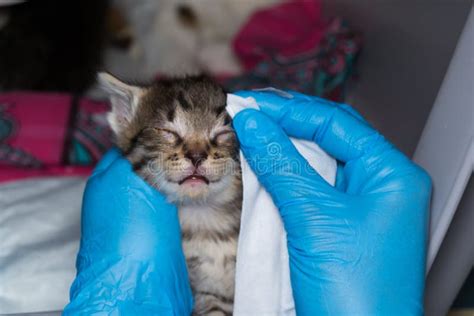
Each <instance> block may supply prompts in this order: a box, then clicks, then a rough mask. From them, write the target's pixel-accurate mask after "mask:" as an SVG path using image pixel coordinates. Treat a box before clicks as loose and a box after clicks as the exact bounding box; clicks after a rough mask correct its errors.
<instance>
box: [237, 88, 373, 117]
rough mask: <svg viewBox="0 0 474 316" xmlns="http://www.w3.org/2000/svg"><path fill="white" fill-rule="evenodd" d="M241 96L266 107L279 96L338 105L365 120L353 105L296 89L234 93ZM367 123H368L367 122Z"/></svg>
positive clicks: (279, 98)
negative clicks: (252, 99)
mask: <svg viewBox="0 0 474 316" xmlns="http://www.w3.org/2000/svg"><path fill="white" fill-rule="evenodd" d="M234 94H235V95H238V96H240V97H243V98H248V97H251V98H254V99H255V101H256V102H257V104H258V105H260V104H265V105H266V107H269V106H270V103H271V102H279V100H281V98H284V99H293V98H295V97H296V98H298V101H299V102H301V101H303V102H318V103H321V104H327V105H328V106H334V107H339V108H341V109H343V110H344V111H346V112H347V113H349V114H351V115H353V116H354V117H356V118H357V119H359V120H361V121H362V122H364V123H367V121H366V120H365V119H364V117H363V116H362V115H361V114H360V113H359V112H358V111H357V110H355V109H354V108H353V107H351V106H350V105H348V104H345V103H337V102H334V101H331V100H327V99H323V98H320V97H316V96H309V95H306V94H303V93H300V92H298V91H294V90H279V89H275V88H264V89H254V90H252V91H247V90H241V91H237V92H235V93H234ZM367 124H368V123H367Z"/></svg>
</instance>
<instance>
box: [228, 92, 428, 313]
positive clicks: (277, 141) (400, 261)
mask: <svg viewBox="0 0 474 316" xmlns="http://www.w3.org/2000/svg"><path fill="white" fill-rule="evenodd" d="M237 94H238V95H240V96H242V97H253V98H255V99H256V101H257V104H258V105H259V106H260V109H261V112H259V111H255V110H245V111H242V112H240V113H239V114H238V115H237V116H236V117H235V118H234V128H235V129H236V132H237V136H238V138H239V140H240V144H241V149H242V151H243V154H244V156H245V157H246V159H247V160H248V162H249V164H250V166H251V167H252V169H253V170H254V172H255V173H256V175H257V177H258V179H259V181H260V182H261V184H262V185H263V186H264V187H265V188H266V190H267V191H268V192H269V193H270V195H271V196H272V198H273V200H274V202H275V205H276V206H277V208H278V209H279V211H280V214H281V217H282V219H283V222H284V226H285V229H286V232H287V238H288V251H289V257H290V277H291V283H292V288H293V295H294V299H295V305H296V312H297V314H298V315H422V314H423V305H422V304H423V289H424V277H425V250H426V244H427V227H428V226H427V224H428V208H429V201H430V194H431V182H430V178H429V176H428V175H427V174H426V172H424V171H423V170H422V169H421V168H420V167H418V166H416V165H415V164H414V163H412V162H411V161H410V160H409V159H408V158H407V157H405V156H404V155H403V154H402V153H401V152H399V151H398V150H397V149H395V148H394V147H393V146H392V145H391V144H390V143H388V142H387V141H386V140H385V139H384V138H383V137H382V135H380V134H379V133H378V132H377V131H375V130H374V129H372V128H371V127H370V126H369V125H368V124H367V123H366V122H365V121H364V120H363V119H362V118H361V117H360V116H359V115H358V114H357V113H355V111H354V110H352V109H351V108H349V107H348V106H346V105H339V104H335V103H332V102H329V101H325V100H322V99H319V98H315V97H310V96H305V95H302V94H298V93H294V92H289V93H288V96H286V97H285V96H284V95H282V93H272V92H240V93H237ZM287 135H290V136H293V137H296V138H303V139H307V140H312V141H314V142H316V143H317V144H318V145H320V147H322V148H323V149H324V150H325V151H326V152H328V153H329V154H330V155H332V156H333V157H335V158H336V159H337V160H338V161H340V162H341V163H342V168H341V169H340V172H339V173H338V178H341V177H343V181H340V179H339V180H338V185H337V186H336V187H332V186H331V185H329V184H328V183H327V182H325V181H324V180H323V179H322V178H321V177H320V176H319V175H318V174H317V173H316V172H315V171H314V170H313V169H312V168H311V167H310V166H309V164H308V163H307V162H306V160H305V159H304V158H303V157H302V156H301V155H299V153H298V152H297V151H296V149H295V147H294V146H293V144H292V143H291V142H290V141H289V139H288V136H287ZM275 145H277V146H275ZM275 148H281V153H280V155H277V154H275ZM255 211H258V210H255Z"/></svg>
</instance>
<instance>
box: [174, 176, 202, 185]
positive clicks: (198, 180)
mask: <svg viewBox="0 0 474 316" xmlns="http://www.w3.org/2000/svg"><path fill="white" fill-rule="evenodd" d="M184 183H190V184H202V183H205V184H207V185H209V179H208V178H206V177H205V176H201V175H199V174H192V175H190V176H187V177H186V178H184V179H182V180H181V181H179V182H178V184H179V185H182V184H184Z"/></svg>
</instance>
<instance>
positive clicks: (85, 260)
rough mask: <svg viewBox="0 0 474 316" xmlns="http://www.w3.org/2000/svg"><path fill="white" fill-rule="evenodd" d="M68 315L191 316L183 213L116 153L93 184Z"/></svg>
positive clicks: (108, 157) (102, 165) (90, 183)
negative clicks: (183, 249) (183, 248)
mask: <svg viewBox="0 0 474 316" xmlns="http://www.w3.org/2000/svg"><path fill="white" fill-rule="evenodd" d="M76 267H77V277H76V279H75V281H74V283H73V285H72V287H71V293H70V295H71V302H70V303H69V305H67V307H66V308H65V311H64V314H65V315H94V314H96V313H101V314H107V315H112V314H113V315H118V314H120V315H190V314H191V310H192V295H191V288H190V284H189V280H188V274H187V269H186V262H185V259H184V255H183V252H182V248H181V232H180V227H179V221H178V214H177V210H176V207H175V206H173V205H171V204H169V203H168V202H167V201H166V200H165V198H164V197H163V196H162V195H161V194H160V193H159V192H158V191H156V190H155V189H154V188H152V187H150V186H149V185H148V184H147V183H145V182H144V181H143V180H142V179H141V178H139V177H138V176H137V175H136V174H135V173H134V172H133V171H132V168H131V165H130V163H129V162H128V161H127V160H125V159H124V158H122V157H121V156H120V153H119V152H118V151H117V150H112V151H110V152H109V153H107V155H106V156H105V157H104V158H103V159H102V161H101V162H100V163H99V164H98V166H97V167H96V169H95V171H94V173H93V175H92V176H91V178H90V179H89V181H88V183H87V186H86V190H85V193H84V200H83V208H82V237H81V246H80V250H79V254H78V257H77V262H76Z"/></svg>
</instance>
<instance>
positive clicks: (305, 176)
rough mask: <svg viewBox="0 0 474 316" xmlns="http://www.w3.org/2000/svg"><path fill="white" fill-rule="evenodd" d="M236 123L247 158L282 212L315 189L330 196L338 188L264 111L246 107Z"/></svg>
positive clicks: (235, 118) (238, 135)
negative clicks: (311, 162) (315, 167)
mask: <svg viewBox="0 0 474 316" xmlns="http://www.w3.org/2000/svg"><path fill="white" fill-rule="evenodd" d="M233 124H234V129H235V130H236V133H237V137H238V139H239V142H240V146H241V150H242V153H243V155H244V157H245V159H246V160H247V162H248V163H249V165H250V167H251V168H252V170H253V171H254V173H255V174H256V175H257V178H258V180H259V182H260V183H261V184H262V185H263V186H264V187H265V189H266V190H267V191H268V192H269V194H270V195H271V196H272V199H273V201H274V202H275V205H276V206H277V207H278V208H279V209H280V211H282V209H283V207H282V206H284V205H285V204H286V203H287V202H293V201H297V200H298V199H300V198H302V199H304V198H305V197H307V196H309V195H311V193H314V192H315V191H319V192H321V193H322V194H324V192H325V193H327V194H329V195H330V194H332V192H333V190H335V189H334V188H333V187H332V186H330V185H329V184H328V183H327V182H326V181H325V180H324V179H323V178H322V177H321V176H320V175H319V174H318V173H317V172H316V171H315V170H314V169H313V168H312V167H311V166H310V165H309V163H308V162H307V161H306V159H305V158H304V157H303V156H301V154H300V153H299V152H298V151H297V149H296V148H295V146H294V145H293V143H292V142H291V141H290V139H289V138H288V136H287V135H286V134H285V132H284V131H283V130H282V129H281V127H280V126H278V125H277V124H276V123H275V122H273V121H272V119H271V118H270V117H268V116H267V115H265V114H264V113H262V112H259V111H257V110H253V109H247V110H243V111H241V112H240V113H238V114H237V115H236V116H235V117H234V121H233ZM282 215H283V216H284V215H285V214H282Z"/></svg>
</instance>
